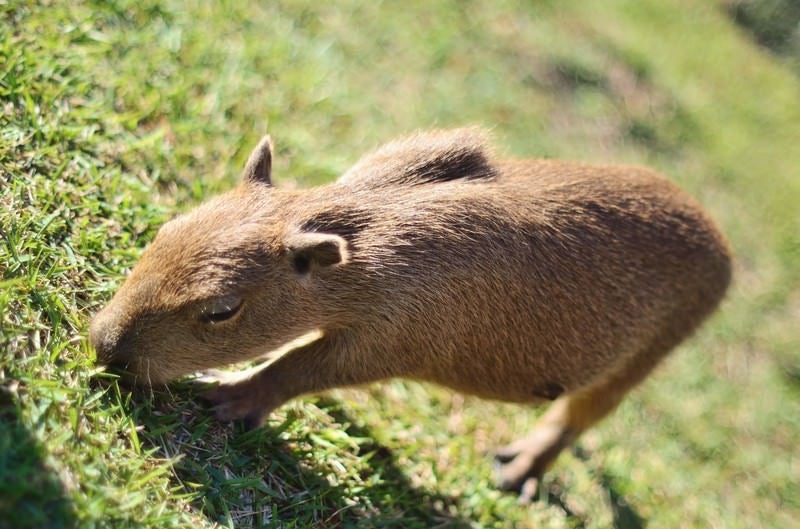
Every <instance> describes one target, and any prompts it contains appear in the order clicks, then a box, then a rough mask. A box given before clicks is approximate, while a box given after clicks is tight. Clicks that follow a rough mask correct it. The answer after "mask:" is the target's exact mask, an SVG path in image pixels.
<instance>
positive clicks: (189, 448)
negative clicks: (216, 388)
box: [132, 389, 470, 529]
mask: <svg viewBox="0 0 800 529" xmlns="http://www.w3.org/2000/svg"><path fill="white" fill-rule="evenodd" d="M183 396H184V395H183V389H181V390H180V397H179V398H177V399H175V398H173V397H172V396H167V395H163V394H158V393H151V394H150V395H149V396H143V395H138V396H135V397H134V401H133V405H134V409H133V410H132V414H133V416H134V420H135V421H136V422H137V424H140V425H142V426H144V430H143V432H142V434H141V436H140V439H141V441H142V444H143V447H144V448H148V449H150V448H152V449H155V450H156V452H157V453H158V454H159V455H161V456H164V457H169V458H175V457H176V456H177V461H176V462H175V463H174V466H173V468H174V478H173V479H174V481H176V483H175V484H176V485H177V486H178V487H179V488H182V489H184V490H186V491H187V492H189V493H190V498H191V499H190V502H191V505H192V506H193V507H194V508H196V509H197V511H199V512H201V513H203V514H204V515H205V516H206V517H207V518H209V520H210V521H213V522H218V523H221V524H223V526H228V525H231V526H234V527H273V526H275V527H277V526H280V527H363V526H369V527H398V528H401V527H402V528H410V529H411V528H423V527H424V528H429V527H440V528H455V527H470V522H469V521H468V520H466V519H463V518H461V517H459V516H458V515H457V514H456V510H457V509H456V507H457V504H458V498H453V497H448V496H444V495H440V494H437V493H435V492H431V491H428V490H424V489H420V488H417V487H414V486H413V485H412V484H411V483H410V482H409V479H408V477H407V476H406V475H405V474H404V473H403V472H402V470H401V468H400V466H399V464H398V462H397V460H396V459H395V457H394V456H393V454H392V453H391V451H390V450H389V449H388V448H386V447H385V446H382V445H380V444H378V443H376V442H375V441H374V440H373V439H374V436H373V435H371V433H370V432H369V431H368V430H366V429H364V428H360V427H358V426H354V425H353V424H354V423H356V421H354V420H351V419H350V417H349V416H348V415H347V414H346V413H345V412H343V411H341V410H340V409H339V405H338V403H337V402H336V401H332V400H321V401H319V404H320V406H321V408H322V409H323V410H324V411H325V413H326V414H327V416H328V417H329V418H331V419H333V421H334V422H333V429H334V431H335V429H336V428H338V427H341V428H342V430H341V433H343V434H344V435H343V436H342V438H344V439H347V440H354V439H355V440H358V441H357V444H356V445H353V444H352V443H349V444H348V442H347V441H344V442H343V443H342V445H341V446H340V445H339V442H338V441H335V442H334V443H331V444H329V445H327V446H326V441H324V440H320V439H319V437H318V436H317V433H318V432H315V431H314V426H313V425H311V426H307V425H306V424H305V419H302V418H300V417H296V416H293V415H292V414H291V413H290V414H289V416H288V417H287V419H286V420H285V421H284V422H283V423H281V424H279V425H276V426H265V427H262V428H259V429H256V430H253V431H244V429H243V428H242V427H241V426H240V425H221V424H219V423H218V422H217V421H216V419H215V418H214V417H213V416H212V413H211V412H210V411H209V410H206V409H204V408H203V407H201V406H200V405H199V404H196V403H195V402H194V401H193V400H190V401H182V399H183ZM300 421H302V423H301V422H300ZM312 422H313V421H312ZM327 429H328V431H330V430H331V425H328V426H327ZM327 455H330V457H327ZM331 461H333V462H332V463H331ZM348 462H352V463H353V464H354V468H357V470H356V472H355V475H353V474H352V473H350V474H348V477H347V478H346V479H341V480H340V479H339V476H338V475H337V472H331V464H332V465H333V466H336V465H337V464H338V465H340V466H341V465H347V464H348ZM328 463H331V464H328ZM345 474H347V471H346V470H345Z"/></svg>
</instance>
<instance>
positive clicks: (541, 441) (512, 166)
mask: <svg viewBox="0 0 800 529" xmlns="http://www.w3.org/2000/svg"><path fill="white" fill-rule="evenodd" d="M270 166H271V144H270V142H269V140H268V139H265V140H264V141H262V143H261V144H260V145H259V147H257V148H256V150H255V151H254V152H253V154H252V155H251V158H250V160H249V161H248V164H247V167H246V169H245V177H244V181H243V183H242V185H241V186H239V187H238V188H237V189H235V190H233V191H231V192H230V193H228V194H226V195H223V196H221V197H219V198H216V199H215V200H212V201H211V202H209V203H207V204H205V205H203V206H201V207H199V208H198V209H196V210H195V211H193V212H191V213H189V214H188V215H185V216H182V217H179V218H177V219H175V220H173V221H171V222H169V223H167V224H166V225H165V226H164V227H163V228H162V229H161V231H160V232H159V234H158V236H157V237H156V239H155V241H154V242H153V244H152V245H151V246H150V247H149V248H148V249H147V250H146V251H145V253H144V255H143V256H142V259H141V262H140V263H139V264H138V265H137V266H136V267H135V269H134V270H133V273H132V274H131V276H130V277H129V278H128V280H127V281H126V282H125V284H124V285H123V287H122V288H121V289H120V291H119V292H118V294H117V295H116V296H115V298H114V299H113V300H112V301H111V303H110V304H109V306H108V307H107V308H105V309H104V310H103V311H102V312H101V313H100V314H98V315H97V317H96V318H95V320H94V322H93V325H92V329H91V340H92V343H93V344H94V346H95V347H96V349H97V351H98V357H99V358H100V359H101V360H102V361H105V362H112V363H117V364H124V365H126V366H127V367H128V369H130V370H131V371H133V372H134V373H135V374H138V375H139V376H141V377H143V378H145V379H146V380H147V381H149V382H152V383H160V382H165V381H168V380H170V379H173V378H175V377H178V376H180V375H183V374H186V373H189V372H192V371H196V370H199V369H206V368H211V367H216V366H221V365H225V364H230V363H233V362H238V361H242V360H248V359H252V358H255V357H258V356H261V355H263V354H264V353H265V352H267V351H270V350H272V349H275V348H278V347H279V346H281V345H283V344H285V343H286V342H288V341H290V340H292V339H294V338H297V337H298V336H300V335H302V334H304V333H307V332H309V331H312V330H315V329H319V330H321V331H322V333H323V335H322V337H321V338H320V339H318V340H316V341H314V342H312V343H310V344H306V345H304V346H301V347H299V348H297V349H295V350H293V351H291V352H290V353H288V354H286V355H285V356H282V357H281V358H279V359H278V360H277V361H275V362H273V363H271V364H270V365H268V366H267V367H266V368H264V369H262V370H260V371H258V372H256V373H248V374H247V376H246V377H245V379H244V380H238V381H235V382H229V383H223V384H222V385H221V386H220V387H219V388H217V389H215V390H213V391H212V392H211V394H210V395H209V397H210V398H211V399H212V400H213V401H215V402H217V403H218V413H219V415H220V416H221V417H222V418H225V419H235V418H245V419H247V420H249V421H250V422H251V423H254V424H258V423H260V422H261V421H262V420H263V418H264V417H265V415H266V414H268V413H269V412H270V411H271V410H273V409H274V408H275V407H277V406H280V405H281V404H283V403H284V402H286V401H287V400H288V399H291V398H294V397H297V396H299V395H303V394H306V393H312V392H319V391H322V390H326V389H329V388H334V387H338V386H346V385H354V384H363V383H368V382H373V381H378V380H383V379H387V378H392V377H406V378H412V379H417V380H424V381H430V382H435V383H438V384H442V385H445V386H448V387H451V388H454V389H456V390H459V391H463V392H465V393H469V394H474V395H478V396H481V397H486V398H491V399H499V400H504V401H513V402H520V403H537V402H541V401H543V400H554V399H555V400H556V402H555V403H554V405H553V406H552V407H551V409H550V411H549V412H548V413H547V414H546V415H545V417H544V418H543V419H542V422H541V423H540V426H539V427H538V428H537V429H536V430H534V432H533V433H532V434H531V436H530V437H528V438H526V439H523V440H521V441H518V442H517V443H514V444H512V445H510V446H509V447H506V448H505V449H503V450H501V451H500V452H499V453H498V459H499V460H500V462H501V463H502V464H503V466H502V467H501V471H500V485H501V486H502V487H503V488H516V489H520V488H521V489H522V491H523V495H525V496H526V497H527V498H530V496H531V495H532V494H533V492H535V489H536V484H537V479H538V476H539V475H540V473H541V472H542V471H543V470H544V469H545V468H546V466H547V465H548V464H549V463H550V462H551V461H552V460H553V459H554V458H555V456H556V455H557V454H558V452H559V451H560V450H561V448H563V447H564V446H566V445H567V444H568V443H569V442H571V441H572V440H573V439H574V438H575V437H576V436H577V435H579V434H580V433H581V432H582V431H584V430H585V429H586V428H588V427H589V426H591V425H592V424H593V423H594V422H596V421H597V420H599V419H600V418H602V417H603V416H604V415H605V414H607V413H608V412H609V411H611V410H612V409H613V408H614V406H616V404H617V403H618V402H619V401H620V399H621V398H622V396H623V395H624V394H625V393H626V392H627V391H628V390H629V389H630V388H631V387H632V386H633V385H635V384H636V383H637V382H639V381H640V380H641V379H643V378H644V377H645V376H646V375H647V374H648V373H649V372H650V370H651V369H652V368H653V367H654V366H655V365H656V364H657V363H658V361H659V360H660V359H661V358H662V357H663V356H664V355H666V353H667V352H669V350H670V349H672V348H673V347H674V346H675V345H676V344H678V343H679V342H680V341H681V340H682V339H683V338H685V337H686V336H687V335H689V334H690V333H691V332H692V331H693V330H694V329H695V328H696V327H697V326H698V325H699V324H700V323H701V321H702V320H703V319H704V318H705V317H706V316H708V315H709V314H710V313H711V312H712V310H713V309H714V308H715V307H716V306H717V304H718V303H719V301H720V299H721V298H722V296H723V294H724V292H725V290H726V288H727V286H728V283H729V280H730V259H729V252H728V248H727V245H726V243H725V241H724V239H723V237H722V236H721V235H720V233H719V231H718V230H717V229H716V228H715V226H714V224H713V223H712V221H711V220H710V219H709V218H708V217H707V216H706V215H705V213H703V211H702V209H701V207H700V206H699V205H698V204H697V203H696V202H695V201H694V200H693V199H692V198H691V197H689V196H688V195H687V194H686V193H684V192H682V191H681V190H680V189H678V188H677V187H676V186H675V185H673V184H671V183H670V182H668V181H667V180H665V179H664V178H662V177H661V176H659V175H657V174H655V173H653V172H652V171H649V170H646V169H641V168H635V167H621V166H598V167H595V166H589V165H583V164H579V163H571V162H558V161H544V160H530V161H502V160H496V159H494V157H493V156H492V155H491V153H490V152H489V151H488V150H487V148H486V146H485V139H484V136H483V134H482V133H481V132H480V131H477V130H475V129H461V130H455V131H434V132H429V133H422V134H417V135H414V136H411V137H408V138H404V139H401V140H397V141H395V142H392V143H390V144H388V145H386V146H384V147H383V148H381V149H379V150H378V151H376V152H374V153H372V154H370V155H367V156H365V157H364V158H362V159H361V160H360V161H359V162H358V163H357V164H356V165H355V166H354V167H353V168H352V169H351V170H350V171H348V172H347V173H346V174H345V175H344V176H343V177H342V178H340V179H339V180H338V181H337V182H334V183H332V184H329V185H326V186H321V187H317V188H314V189H307V190H299V191H295V190H282V189H276V188H273V187H272V186H271V184H270V174H269V173H270ZM231 294H233V295H234V298H237V299H238V298H241V299H242V300H243V303H242V306H241V309H240V310H239V311H238V312H236V314H235V315H234V316H232V317H230V318H229V319H227V320H225V321H220V322H216V323H210V322H208V321H207V320H206V319H204V318H203V316H202V314H204V311H205V312H207V308H208V306H209V303H211V302H213V300H214V299H218V298H221V297H223V296H229V295H231Z"/></svg>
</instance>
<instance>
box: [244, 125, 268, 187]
mask: <svg viewBox="0 0 800 529" xmlns="http://www.w3.org/2000/svg"><path fill="white" fill-rule="evenodd" d="M242 177H243V179H244V181H245V182H251V183H254V184H255V183H258V184H265V185H268V186H269V185H272V179H271V177H272V138H270V137H269V135H267V136H264V137H263V138H261V141H260V142H258V145H257V146H256V148H255V149H253V152H252V153H250V158H248V159H247V164H246V165H245V166H244V173H243V175H242Z"/></svg>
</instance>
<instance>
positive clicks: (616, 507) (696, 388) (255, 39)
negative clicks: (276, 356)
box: [0, 0, 800, 528]
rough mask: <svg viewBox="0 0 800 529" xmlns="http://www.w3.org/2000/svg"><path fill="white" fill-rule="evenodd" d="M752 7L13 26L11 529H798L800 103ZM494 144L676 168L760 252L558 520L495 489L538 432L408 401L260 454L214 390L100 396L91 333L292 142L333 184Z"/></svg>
mask: <svg viewBox="0 0 800 529" xmlns="http://www.w3.org/2000/svg"><path fill="white" fill-rule="evenodd" d="M723 3H725V2H720V4H715V3H711V2H706V1H702V0H694V1H692V0H682V1H678V0H674V1H670V2H666V1H657V0H647V1H643V0H627V1H623V0H613V1H600V0H593V1H584V2H579V1H570V2H536V3H531V2H515V1H511V0H502V1H492V2H490V1H487V0H475V1H471V2H463V1H455V0H452V1H449V2H447V1H444V2H437V3H435V4H434V3H429V2H421V1H420V2H411V3H408V2H406V3H390V2H386V3H377V2H355V1H343V2H340V3H338V5H337V7H323V6H322V4H320V3H318V2H307V1H301V0H296V1H289V2H284V3H281V4H280V5H278V4H275V3H271V2H261V3H258V5H255V3H253V5H247V4H245V3H244V2H234V1H228V2H213V3H212V2H200V1H195V2H191V1H189V2H170V1H167V0H138V1H135V2H134V1H122V0H120V1H116V2H110V1H104V2H100V1H97V2H80V3H77V2H76V3H68V2H58V3H53V4H52V5H51V4H50V3H44V2H43V3H41V4H39V3H34V2H22V1H16V0H11V1H5V2H0V20H2V22H1V23H0V105H2V106H1V107H0V111H1V112H2V113H1V114H0V325H1V326H2V327H1V328H0V527H2V528H5V527H9V528H11V527H14V528H18V527H20V528H22V527H114V528H117V527H189V526H191V527H195V528H199V527H213V526H215V525H218V526H222V527H251V526H262V527H286V528H292V527H329V526H338V527H355V526H369V527H507V528H511V527H519V528H525V527H556V528H558V527H569V528H578V527H580V528H596V527H597V528H600V527H603V528H604V527H619V528H638V527H645V526H647V527H651V528H652V527H665V528H673V527H698V528H700V527H703V528H705V527H731V528H736V527H742V528H746V527H790V526H792V524H793V523H794V524H796V521H797V520H798V519H800V485H798V483H800V460H799V459H798V455H797V449H796V446H797V439H798V436H800V352H799V351H800V332H798V323H797V322H798V321H800V214H798V206H797V204H798V203H800V169H798V168H800V149H798V147H797V145H800V97H798V94H800V79H798V77H797V76H796V73H793V70H792V69H791V66H790V65H788V64H784V63H782V62H780V61H779V60H777V59H776V58H775V57H773V56H771V55H770V54H769V52H768V51H767V50H765V49H763V48H760V47H759V46H758V45H757V44H756V43H755V42H754V41H753V40H752V38H751V35H750V34H748V33H747V32H746V31H744V30H743V29H741V28H740V27H738V26H737V25H736V24H735V23H734V22H733V21H732V20H731V19H730V18H729V16H728V14H727V11H726V9H725V8H724V6H723V5H722V4H723ZM794 72H796V70H794ZM465 123H477V124H482V125H485V126H488V127H491V128H492V129H493V130H494V133H495V135H496V137H497V141H498V147H499V148H500V150H501V151H504V152H506V153H508V154H513V155H516V156H547V157H565V158H576V159H583V160H590V161H612V162H632V163H642V164H647V165H650V166H653V167H656V168H658V169H660V170H661V171H663V172H665V173H666V174H668V175H669V176H670V177H671V178H673V179H674V180H676V181H677V182H679V183H680V184H681V185H683V186H684V187H686V188H687V189H689V190H690V191H691V192H692V193H694V194H695V195H696V196H698V198H700V200H701V201H702V202H703V203H704V204H706V205H707V206H708V208H709V209H710V210H711V212H712V214H713V215H714V216H715V217H716V218H717V219H718V220H719V221H720V223H721V224H722V225H723V227H724V229H725V231H726V232H727V233H728V234H729V236H730V238H731V240H732V244H733V246H734V248H735V250H736V253H737V264H736V282H735V285H734V287H733V289H732V291H731V294H730V296H729V297H728V300H727V301H726V302H725V304H724V306H723V308H722V310H721V312H720V313H719V314H718V315H717V316H716V317H715V318H714V319H713V320H712V321H711V322H710V323H709V325H707V326H706V327H705V328H704V329H703V330H702V331H701V332H700V333H699V334H698V335H697V336H696V337H694V338H693V339H692V340H691V341H689V342H687V343H686V344H685V345H683V346H682V347H681V348H680V349H679V351H677V352H676V354H675V355H674V356H672V357H671V359H670V360H669V361H668V362H667V363H666V364H665V365H664V366H663V367H662V368H661V369H659V371H658V372H657V373H656V375H655V376H654V377H653V378H651V379H650V380H649V381H648V382H647V383H646V384H645V385H644V386H643V387H642V388H640V389H638V390H637V391H636V392H635V393H634V394H633V395H632V396H631V398H629V399H628V400H627V401H626V402H625V403H624V404H623V405H622V406H621V408H620V409H619V410H618V411H617V412H616V413H615V414H614V415H613V416H612V417H611V418H609V419H608V420H607V421H605V422H604V423H603V424H602V425H601V426H599V427H598V428H596V429H595V430H593V431H591V432H590V433H588V434H587V435H586V436H585V437H584V438H583V439H582V440H581V441H580V443H579V445H578V447H577V448H576V450H574V451H573V452H572V453H569V454H565V455H564V456H563V457H562V458H561V459H560V460H559V462H558V463H557V464H556V466H555V467H554V468H553V469H552V471H551V472H550V473H549V474H548V476H547V478H546V481H545V486H544V492H543V495H542V498H541V499H540V501H539V502H537V503H535V504H534V505H532V506H530V507H522V506H518V505H517V504H516V501H515V498H514V497H513V496H512V495H507V494H501V493H499V492H497V491H496V490H494V489H493V488H492V486H491V466H490V465H491V462H490V459H489V458H488V457H487V456H486V453H487V452H489V451H490V450H491V449H492V447H493V446H496V445H497V444H499V443H502V442H507V441H509V440H511V439H513V438H514V437H515V436H519V435H521V434H522V433H523V432H524V431H525V430H526V429H527V428H529V427H530V426H531V425H532V424H533V423H534V422H535V419H536V415H537V412H535V411H532V410H528V409H525V408H522V407H517V406H510V405H502V404H496V403H488V402H483V401H479V400H477V399H474V398H469V397H462V396H460V395H457V394H453V393H450V392H447V391H444V390H442V389H438V388H433V387H429V386H421V385H418V384H413V383H404V382H393V383H390V384H385V385H381V386H376V387H370V388H366V389H363V390H347V391H336V392H333V393H332V394H331V395H329V396H327V397H325V398H310V399H304V400H302V401H298V402H295V403H292V404H290V405H287V406H286V407H284V408H283V409H281V410H279V411H278V412H277V413H276V414H275V415H274V416H273V418H272V420H271V421H270V422H269V424H268V426H267V427H266V428H264V429H260V430H257V431H253V432H244V431H242V429H241V428H240V427H239V426H231V425H221V424H218V423H217V422H216V421H215V420H214V419H213V417H212V416H211V414H210V413H209V411H208V410H206V409H204V408H203V407H202V406H201V405H200V404H198V403H197V399H196V398H195V396H194V395H193V394H192V390H191V389H190V388H188V387H183V386H181V385H180V384H178V385H175V386H173V387H171V388H170V390H169V391H168V392H148V391H141V392H137V393H134V394H131V393H129V392H128V391H127V390H126V389H124V388H121V387H119V386H118V384H117V380H116V379H115V378H114V377H112V376H111V375H107V374H103V373H98V371H97V369H96V368H95V367H94V365H93V352H92V351H91V349H90V348H89V346H88V345H87V344H86V341H85V334H86V329H87V326H88V322H89V319H90V317H91V315H92V314H93V313H94V311H96V310H97V309H98V308H99V307H100V306H102V304H103V303H104V302H105V301H107V300H108V299H109V298H110V296H111V295H112V294H113V292H114V290H115V288H116V287H117V286H118V285H119V282H120V281H121V280H122V279H123V278H124V275H125V273H126V271H127V270H128V269H129V268H130V267H131V266H132V265H133V264H134V263H135V262H136V259H137V256H138V255H139V254H140V252H141V250H142V248H143V247H144V246H145V245H146V244H147V242H148V241H149V240H151V239H152V237H153V235H154V234H155V232H156V230H157V229H158V226H159V225H160V224H161V223H162V222H164V221H165V220H166V219H168V218H169V217H170V216H171V215H173V214H175V213H176V212H177V211H182V210H186V209H188V208H190V207H191V206H192V205H193V204H195V203H197V202H198V201H200V200H202V199H204V198H205V197H207V196H210V195H211V194H213V193H215V192H218V191H220V190H223V189H227V188H229V187H230V186H232V185H233V184H234V183H235V180H236V178H237V175H238V172H239V170H240V168H241V166H242V165H243V162H244V159H245V158H246V156H247V154H248V152H249V149H250V148H251V147H252V146H253V145H254V144H255V142H256V141H257V139H258V138H259V137H260V135H261V134H263V133H264V132H266V131H269V132H270V133H271V134H272V135H273V137H274V139H275V140H276V143H277V160H276V163H275V174H276V177H277V179H278V180H279V182H280V183H281V184H283V185H293V183H294V182H297V184H298V185H306V186H308V185H314V184H316V183H321V182H324V181H329V180H331V179H333V178H335V177H336V176H337V175H338V174H340V173H341V172H342V171H344V170H345V169H346V168H347V167H348V164H350V163H352V162H353V161H354V160H355V159H356V158H357V157H358V155H360V154H361V153H362V152H363V151H365V150H367V149H369V148H371V147H374V146H375V145H377V144H378V143H379V142H381V141H383V140H385V139H388V138H390V137H392V136H394V135H397V134H401V133H405V132H408V131H410V130H413V129H417V128H425V127H430V126H449V125H461V124H465Z"/></svg>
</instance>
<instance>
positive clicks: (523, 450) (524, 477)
mask: <svg viewBox="0 0 800 529" xmlns="http://www.w3.org/2000/svg"><path fill="white" fill-rule="evenodd" d="M667 350H668V349H667ZM662 351H663V350H662ZM662 356H663V354H655V355H652V354H643V355H641V354H640V355H637V356H635V357H634V358H633V359H632V361H629V363H628V364H627V365H626V366H625V367H623V368H622V369H621V370H620V371H618V372H617V373H615V374H614V375H612V376H611V377H609V378H607V379H605V380H603V381H601V382H600V383H597V384H595V385H592V386H590V387H588V388H584V389H580V390H578V391H575V392H572V393H568V394H566V395H563V396H561V397H559V398H558V399H556V401H555V402H553V404H552V405H551V406H550V408H549V409H548V410H547V412H546V413H545V414H544V415H543V416H542V418H541V419H540V420H539V422H538V423H537V424H536V426H535V427H534V428H533V430H532V431H531V432H530V434H528V435H527V436H526V437H524V438H522V439H519V440H517V441H515V442H513V443H511V444H510V445H508V446H506V447H504V448H502V449H500V450H499V451H498V452H497V454H496V455H495V460H496V466H497V486H498V487H499V488H500V489H502V490H516V491H519V493H520V501H521V502H529V501H531V500H532V499H533V497H534V496H535V495H536V493H537V490H538V487H539V480H540V479H541V477H542V475H543V474H544V471H545V470H546V469H547V468H548V467H549V466H550V464H552V463H553V461H555V459H556V458H557V457H558V454H560V453H561V451H562V450H563V449H564V448H566V447H567V446H569V445H570V444H571V443H572V442H573V441H575V439H577V438H578V436H579V435H581V434H582V433H583V432H584V431H585V430H586V429H588V428H589V427H590V426H592V425H593V424H595V423H596V422H598V421H599V420H600V419H602V418H603V417H605V416H606V415H608V414H609V413H610V412H611V411H612V410H613V409H614V408H616V406H617V405H618V404H619V403H620V401H621V400H622V398H623V397H624V396H625V394H627V393H628V391H629V390H630V389H631V388H633V387H634V386H635V385H636V384H637V383H639V382H640V381H641V380H642V379H644V378H645V377H646V376H647V374H648V373H649V372H650V371H651V370H652V368H653V367H655V365H656V364H657V363H658V361H659V360H660V358H661V357H662Z"/></svg>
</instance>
